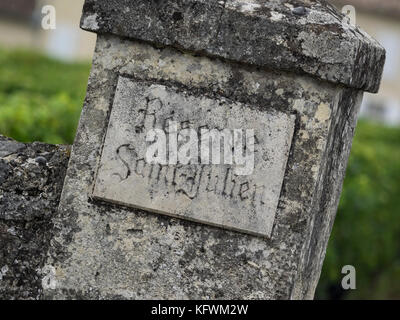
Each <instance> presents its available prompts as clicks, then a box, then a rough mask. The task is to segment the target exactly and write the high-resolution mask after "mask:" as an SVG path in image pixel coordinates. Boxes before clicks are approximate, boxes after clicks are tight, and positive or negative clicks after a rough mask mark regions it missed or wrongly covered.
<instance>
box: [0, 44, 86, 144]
mask: <svg viewBox="0 0 400 320" xmlns="http://www.w3.org/2000/svg"><path fill="white" fill-rule="evenodd" d="M89 70H90V64H88V63H85V64H69V63H61V62H59V61H56V60H53V59H50V58H47V57H44V56H42V55H40V54H37V53H32V52H25V51H8V50H4V49H0V132H1V133H2V134H5V135H7V136H10V137H13V138H15V139H17V140H19V141H23V142H30V141H46V142H49V143H71V142H72V141H73V139H74V136H75V130H76V126H77V121H78V120H79V116H80V111H81V107H82V104H83V99H84V97H85V90H86V84H87V79H88V75H89Z"/></svg>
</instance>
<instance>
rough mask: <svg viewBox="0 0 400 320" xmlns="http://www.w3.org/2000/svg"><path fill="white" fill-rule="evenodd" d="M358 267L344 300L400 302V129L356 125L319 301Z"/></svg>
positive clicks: (373, 125)
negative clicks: (348, 270) (351, 268)
mask: <svg viewBox="0 0 400 320" xmlns="http://www.w3.org/2000/svg"><path fill="white" fill-rule="evenodd" d="M347 264H349V265H353V266H354V267H355V268H356V276H357V277H356V279H357V289H356V290H349V291H346V292H344V296H343V297H345V298H348V299H353V298H357V299H400V128H389V127H384V126H381V125H378V124H373V123H367V122H362V121H360V122H359V124H358V126H357V128H356V134H355V138H354V141H353V147H352V149H351V155H350V159H349V165H348V167H347V171H346V178H345V181H344V186H343V193H342V196H341V200H340V205H339V210H338V213H337V216H336V220H335V224H334V226H333V231H332V235H331V238H330V241H329V245H328V250H327V254H326V258H325V262H324V266H323V270H322V275H321V279H320V282H319V286H318V290H317V297H318V298H328V297H329V293H331V292H330V291H331V290H332V289H334V286H337V287H339V286H340V283H341V279H342V277H343V276H344V275H342V274H341V268H342V266H344V265H347Z"/></svg>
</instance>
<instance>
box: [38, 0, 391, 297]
mask: <svg viewBox="0 0 400 320" xmlns="http://www.w3.org/2000/svg"><path fill="white" fill-rule="evenodd" d="M292 3H293V4H294V3H295V4H296V6H297V7H296V8H294V5H293V4H292ZM300 3H301V4H302V5H303V7H300V8H299V7H298V6H299V4H300ZM81 26H82V28H83V29H85V30H88V31H92V32H96V33H97V34H98V38H97V46H96V50H95V54H94V59H93V67H92V71H91V75H90V79H89V84H88V90H87V96H86V100H85V104H84V108H83V112H82V116H81V120H80V123H79V128H78V132H77V136H76V139H75V143H74V145H73V151H72V155H71V159H70V162H69V167H68V171H67V176H66V180H65V183H64V188H63V192H62V196H61V201H60V205H59V213H58V215H57V217H56V218H55V222H56V227H57V230H58V231H57V236H56V237H55V238H54V239H53V241H52V244H51V249H50V251H49V258H48V261H47V265H46V267H45V270H48V274H47V275H46V281H44V282H43V285H44V289H45V296H46V297H47V298H71V297H85V298H105V299H111V298H129V299H146V298H147V299H149V298H160V299H171V298H178V299H179V298H184V299H186V298H192V299H207V298H224V299H236V298H243V299H255V298H263V299H305V298H306V299H310V298H313V295H314V290H315V287H316V285H317V282H318V278H319V274H320V270H321V265H322V262H323V257H324V254H325V250H326V246H327V242H328V238H329V234H330V231H331V227H332V224H333V221H334V217H335V213H336V209H337V205H338V201H339V197H340V191H341V186H342V182H343V178H344V174H345V169H346V162H347V158H348V155H349V151H350V146H351V141H352V137H353V134H354V129H355V125H356V119H357V112H358V109H359V106H360V102H361V99H362V95H363V92H364V91H369V92H376V91H377V90H378V87H379V82H380V78H381V73H382V69H383V64H384V59H385V52H384V49H383V48H382V47H381V46H380V45H379V44H378V43H377V42H376V41H375V40H373V39H372V38H370V37H369V36H368V35H367V34H365V33H364V32H362V31H361V30H359V29H358V28H355V27H353V26H351V25H348V24H346V22H343V21H342V16H341V15H340V14H339V13H338V12H337V11H336V10H335V9H334V8H333V7H331V6H330V5H328V4H327V3H325V2H323V1H319V0H315V1H306V0H304V1H299V0H297V1H290V0H288V1H281V0H273V1H262V0H247V1H238V0H225V1H217V0H186V1H179V0H165V1H156V0H131V1H124V0H107V1H106V0H97V1H94V0H87V1H86V3H85V6H84V10H83V16H82V21H81ZM175 124H176V127H174V125H175ZM151 129H158V130H161V131H163V132H167V133H168V134H169V138H168V139H169V141H171V140H173V139H175V140H176V139H177V135H178V134H182V132H181V131H180V130H183V129H193V130H194V131H193V130H192V131H191V132H195V133H199V132H202V131H201V129H205V130H206V132H207V130H214V129H215V131H216V132H217V133H221V132H223V130H224V129H228V130H234V129H237V130H241V129H243V130H254V141H253V142H251V139H250V140H249V141H250V144H248V145H247V148H248V149H251V147H254V166H253V167H251V170H250V172H247V174H243V172H242V173H240V171H241V169H243V167H242V166H239V165H238V162H234V163H233V164H231V163H226V162H225V163H224V164H220V165H213V164H207V163H206V162H199V163H190V164H184V163H183V164H182V163H179V162H178V164H177V165H174V164H173V163H172V164H171V162H168V163H161V164H154V163H153V164H151V163H149V162H147V160H146V157H145V153H146V148H148V143H149V141H153V142H154V139H153V140H152V139H151V138H150V140H149V141H147V142H146V135H148V133H149V130H151ZM179 132H180V133H179ZM186 132H188V131H186ZM249 132H250V131H246V137H249V136H251V134H249ZM174 135H175V136H174ZM153 138H154V136H153ZM158 138H159V137H158ZM241 138H243V139H244V135H243V137H242V136H241ZM224 140H227V139H226V138H225V139H224ZM201 141H203V140H201ZM235 141H236V140H235ZM241 141H242V139H241ZM198 142H199V144H200V140H199V141H198ZM246 142H248V141H247V140H246ZM234 143H235V148H237V145H236V142H234ZM193 145H194V144H192V145H191V146H193ZM225 147H226V146H225V145H224V148H225ZM231 147H232V146H231ZM226 149H229V148H226ZM166 150H167V153H168V156H169V158H168V159H169V161H170V160H171V158H174V157H175V156H176V155H175V153H174V152H176V150H175V151H174V150H173V148H172V147H171V146H169V147H166ZM235 150H236V149H235ZM199 158H200V155H199Z"/></svg>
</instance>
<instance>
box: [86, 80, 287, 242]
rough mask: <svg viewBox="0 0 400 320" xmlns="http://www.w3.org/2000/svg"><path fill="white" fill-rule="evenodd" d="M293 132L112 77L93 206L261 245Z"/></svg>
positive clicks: (250, 111) (222, 105)
mask: <svg viewBox="0 0 400 320" xmlns="http://www.w3.org/2000/svg"><path fill="white" fill-rule="evenodd" d="M294 123H295V116H294V115H288V114H285V113H282V112H278V111H275V110H272V109H269V108H267V106H266V108H265V110H258V109H255V108H251V106H247V105H244V104H241V103H238V102H232V101H230V100H228V99H225V98H222V97H219V98H209V97H206V96H204V95H201V94H194V93H192V92H186V91H185V90H183V89H180V88H179V89H178V88H173V87H169V86H164V85H159V84H150V83H146V82H141V81H136V80H131V79H129V78H126V77H122V76H121V77H120V78H119V81H118V85H117V89H116V93H115V98H114V103H113V107H112V111H111V115H110V120H109V125H108V130H107V133H106V137H105V141H104V146H103V151H102V155H101V160H100V164H99V167H98V171H97V176H96V178H95V183H94V188H93V197H95V198H98V199H101V200H103V201H110V202H114V203H117V204H121V205H126V206H130V207H134V208H140V209H143V210H147V211H151V212H156V213H160V214H165V215H169V216H173V217H178V218H183V219H188V220H192V221H197V222H201V223H206V224H210V225H214V226H220V227H223V228H228V229H232V230H237V231H241V232H245V233H250V234H255V235H261V236H267V237H269V236H270V235H271V232H272V227H273V223H274V219H275V214H276V210H277V206H278V201H279V196H280V192H281V188H282V183H283V178H284V174H285V167H286V163H287V159H288V155H289V150H290V145H291V140H292V136H293V131H294Z"/></svg>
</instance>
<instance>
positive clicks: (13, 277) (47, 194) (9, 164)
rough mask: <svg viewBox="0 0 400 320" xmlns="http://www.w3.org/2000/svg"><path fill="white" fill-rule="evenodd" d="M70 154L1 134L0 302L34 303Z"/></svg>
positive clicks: (37, 294)
mask: <svg viewBox="0 0 400 320" xmlns="http://www.w3.org/2000/svg"><path fill="white" fill-rule="evenodd" d="M69 154H70V147H69V146H54V145H48V144H44V143H37V142H35V143H32V144H23V143H19V142H16V141H13V140H11V139H8V138H6V137H4V136H1V135H0V299H37V298H39V297H40V294H41V292H42V279H43V278H44V279H46V277H45V273H46V270H43V269H42V267H43V265H44V262H45V259H46V255H47V250H48V247H49V244H50V240H51V238H52V235H53V231H54V226H53V223H52V222H51V218H52V216H53V214H54V212H55V211H56V209H57V206H58V202H59V199H60V194H61V190H62V185H63V181H64V176H65V172H66V168H67V164H68V159H69Z"/></svg>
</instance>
